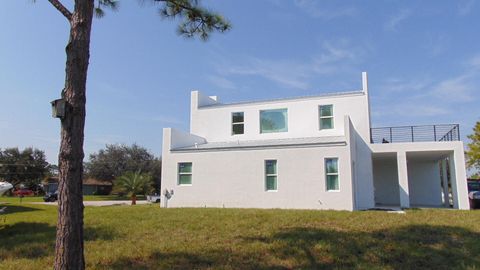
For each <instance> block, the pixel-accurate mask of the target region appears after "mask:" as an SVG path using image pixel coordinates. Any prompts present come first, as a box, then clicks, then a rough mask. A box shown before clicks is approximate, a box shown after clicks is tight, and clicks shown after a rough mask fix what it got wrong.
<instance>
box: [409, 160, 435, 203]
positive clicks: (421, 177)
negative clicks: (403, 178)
mask: <svg viewBox="0 0 480 270" xmlns="http://www.w3.org/2000/svg"><path fill="white" fill-rule="evenodd" d="M407 161H408V190H409V193H410V194H409V195H410V205H411V206H442V188H441V185H440V181H441V179H440V167H439V165H438V162H435V161H421V160H408V157H407Z"/></svg>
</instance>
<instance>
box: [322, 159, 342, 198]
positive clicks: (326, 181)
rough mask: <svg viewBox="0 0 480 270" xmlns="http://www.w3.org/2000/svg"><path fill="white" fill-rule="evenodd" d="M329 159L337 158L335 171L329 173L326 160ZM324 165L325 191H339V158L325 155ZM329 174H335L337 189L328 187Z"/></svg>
mask: <svg viewBox="0 0 480 270" xmlns="http://www.w3.org/2000/svg"><path fill="white" fill-rule="evenodd" d="M329 159H336V160H337V172H336V173H329V172H328V169H327V160H329ZM323 164H324V166H325V190H326V191H327V192H340V169H339V168H340V159H339V158H338V157H326V158H325V160H324V162H323ZM329 175H336V176H337V181H338V189H328V176H329Z"/></svg>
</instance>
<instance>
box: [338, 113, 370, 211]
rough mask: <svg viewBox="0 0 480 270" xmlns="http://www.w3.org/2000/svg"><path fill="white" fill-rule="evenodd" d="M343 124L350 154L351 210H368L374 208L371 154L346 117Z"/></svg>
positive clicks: (366, 144)
mask: <svg viewBox="0 0 480 270" xmlns="http://www.w3.org/2000/svg"><path fill="white" fill-rule="evenodd" d="M345 122H346V123H347V125H348V129H346V130H348V134H347V133H346V136H347V138H348V142H349V145H350V153H351V165H350V166H351V169H352V178H351V179H352V187H353V192H352V197H353V200H354V205H353V209H354V210H362V209H369V208H372V207H374V206H375V200H374V188H373V165H372V152H371V150H370V147H369V146H368V143H367V142H365V140H364V138H363V137H362V136H360V134H358V132H357V131H356V130H355V127H354V126H353V123H352V122H351V121H350V118H349V117H348V116H346V119H345Z"/></svg>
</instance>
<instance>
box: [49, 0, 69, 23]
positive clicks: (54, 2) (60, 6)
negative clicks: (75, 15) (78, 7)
mask: <svg viewBox="0 0 480 270" xmlns="http://www.w3.org/2000/svg"><path fill="white" fill-rule="evenodd" d="M48 2H50V3H51V4H52V5H53V6H54V7H55V8H56V9H57V10H58V11H60V13H62V14H63V16H65V18H67V20H68V21H71V20H72V13H71V12H70V10H68V9H67V8H66V7H65V6H64V5H63V4H62V3H61V2H60V1H59V0H48Z"/></svg>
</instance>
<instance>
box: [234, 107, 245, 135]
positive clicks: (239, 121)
mask: <svg viewBox="0 0 480 270" xmlns="http://www.w3.org/2000/svg"><path fill="white" fill-rule="evenodd" d="M244 125H245V122H244V116H243V112H234V113H232V135H240V134H243V133H244V131H245V130H244Z"/></svg>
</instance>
